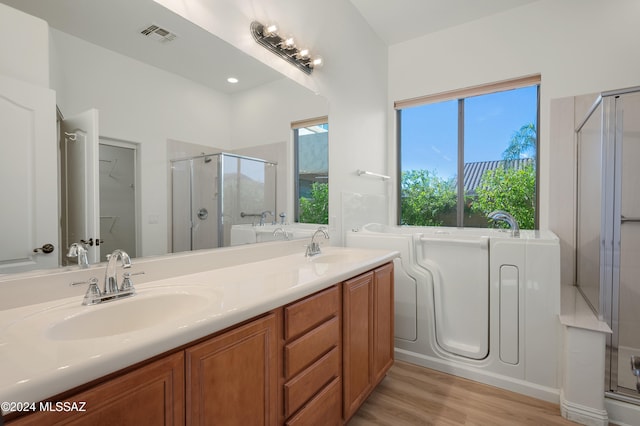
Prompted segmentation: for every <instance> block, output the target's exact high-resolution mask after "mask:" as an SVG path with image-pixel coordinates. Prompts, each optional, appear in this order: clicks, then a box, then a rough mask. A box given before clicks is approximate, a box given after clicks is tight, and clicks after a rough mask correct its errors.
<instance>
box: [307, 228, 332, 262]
mask: <svg viewBox="0 0 640 426" xmlns="http://www.w3.org/2000/svg"><path fill="white" fill-rule="evenodd" d="M317 235H324V238H326V239H327V240H328V239H329V234H328V233H327V231H326V228H325V227H324V226H321V227H319V228H318V230H317V231H316V232H314V233H313V236H312V237H311V244H309V245H308V246H307V251H306V252H305V254H304V255H305V256H306V257H310V256H315V255H316V254H320V253H321V251H320V243H318V242H316V236H317Z"/></svg>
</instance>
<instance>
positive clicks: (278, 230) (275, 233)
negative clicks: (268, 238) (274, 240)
mask: <svg viewBox="0 0 640 426" xmlns="http://www.w3.org/2000/svg"><path fill="white" fill-rule="evenodd" d="M280 234H282V238H283V239H284V240H287V241H288V240H289V236H290V234H289V233H288V232H287V230H286V229H284V228H282V227H278V228H276V229H274V230H273V236H274V237H277V236H278V235H280Z"/></svg>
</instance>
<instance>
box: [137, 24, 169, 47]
mask: <svg viewBox="0 0 640 426" xmlns="http://www.w3.org/2000/svg"><path fill="white" fill-rule="evenodd" d="M140 34H142V35H144V36H147V37H152V38H154V39H156V40H158V41H159V42H162V43H168V42H170V41H173V40H174V39H175V38H176V35H175V34H174V33H172V32H171V31H169V30H165V29H164V28H161V27H159V26H157V25H149V26H148V27H147V28H145V29H144V30H142V31H140Z"/></svg>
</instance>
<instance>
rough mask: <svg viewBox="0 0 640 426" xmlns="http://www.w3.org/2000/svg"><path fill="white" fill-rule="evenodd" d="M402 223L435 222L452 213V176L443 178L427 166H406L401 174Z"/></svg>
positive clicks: (455, 194) (453, 207)
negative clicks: (407, 168)
mask: <svg viewBox="0 0 640 426" xmlns="http://www.w3.org/2000/svg"><path fill="white" fill-rule="evenodd" d="M400 185H401V186H400V191H401V205H400V211H401V218H400V220H401V223H402V224H403V225H417V226H437V225H442V224H443V223H444V218H445V217H446V216H447V215H451V214H455V211H456V205H457V192H456V184H455V180H454V179H443V178H441V177H439V176H438V175H437V174H436V173H435V172H430V171H428V170H409V171H404V172H402V176H401V184H400Z"/></svg>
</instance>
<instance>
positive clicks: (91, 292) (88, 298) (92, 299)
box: [70, 277, 102, 305]
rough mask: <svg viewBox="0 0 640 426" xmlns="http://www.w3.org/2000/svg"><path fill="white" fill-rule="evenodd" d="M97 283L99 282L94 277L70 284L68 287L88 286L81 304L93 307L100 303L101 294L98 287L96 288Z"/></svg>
mask: <svg viewBox="0 0 640 426" xmlns="http://www.w3.org/2000/svg"><path fill="white" fill-rule="evenodd" d="M98 282H99V281H98V279H97V278H96V277H91V278H89V280H87V281H76V282H72V283H71V284H70V285H72V286H76V285H80V284H89V288H87V292H86V293H85V294H84V299H83V300H82V304H83V305H95V304H98V303H100V302H101V301H102V293H101V292H100V287H98Z"/></svg>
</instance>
